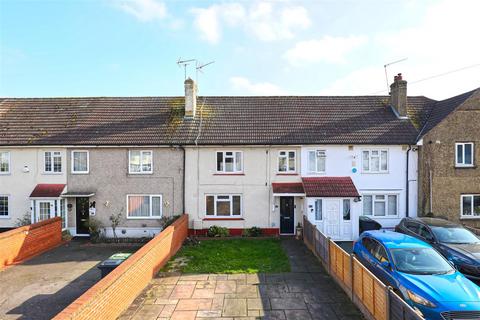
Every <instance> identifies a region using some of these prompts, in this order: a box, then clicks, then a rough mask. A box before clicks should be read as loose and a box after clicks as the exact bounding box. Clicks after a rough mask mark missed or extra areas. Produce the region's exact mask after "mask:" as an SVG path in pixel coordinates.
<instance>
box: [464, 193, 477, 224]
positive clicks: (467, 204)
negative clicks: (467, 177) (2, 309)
mask: <svg viewBox="0 0 480 320" xmlns="http://www.w3.org/2000/svg"><path fill="white" fill-rule="evenodd" d="M461 198H462V199H461V203H462V208H461V216H462V218H479V217H480V194H475V195H474V194H464V195H462V197H461Z"/></svg>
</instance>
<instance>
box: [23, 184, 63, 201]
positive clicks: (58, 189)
mask: <svg viewBox="0 0 480 320" xmlns="http://www.w3.org/2000/svg"><path fill="white" fill-rule="evenodd" d="M63 189H65V184H49V183H41V184H37V185H36V186H35V189H33V191H32V193H31V194H30V198H58V197H60V195H61V194H62V192H63Z"/></svg>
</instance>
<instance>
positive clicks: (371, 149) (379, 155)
mask: <svg viewBox="0 0 480 320" xmlns="http://www.w3.org/2000/svg"><path fill="white" fill-rule="evenodd" d="M372 151H378V171H372ZM364 152H368V169H365V168H364V161H365V160H364V159H363V153H364ZM382 152H386V153H387V169H385V170H383V169H382ZM360 157H361V159H362V173H388V170H389V168H390V152H389V150H388V149H385V148H370V149H362V150H361V153H360Z"/></svg>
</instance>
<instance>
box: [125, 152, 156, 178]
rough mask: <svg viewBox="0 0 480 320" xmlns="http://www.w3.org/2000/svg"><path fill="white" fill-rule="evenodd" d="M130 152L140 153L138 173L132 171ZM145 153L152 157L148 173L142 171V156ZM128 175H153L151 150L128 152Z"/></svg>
mask: <svg viewBox="0 0 480 320" xmlns="http://www.w3.org/2000/svg"><path fill="white" fill-rule="evenodd" d="M132 151H135V152H140V171H132V169H131V168H132V167H131V163H130V161H131V153H132ZM146 152H150V154H151V155H152V157H151V158H152V163H151V166H150V170H149V171H144V170H143V157H144V156H143V154H144V153H146ZM128 173H129V174H152V173H153V150H128Z"/></svg>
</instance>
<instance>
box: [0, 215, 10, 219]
mask: <svg viewBox="0 0 480 320" xmlns="http://www.w3.org/2000/svg"><path fill="white" fill-rule="evenodd" d="M10 218H11V217H10V216H0V219H10Z"/></svg>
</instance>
